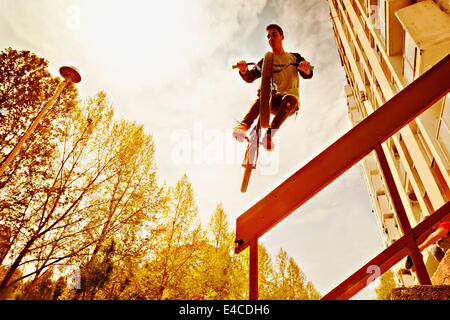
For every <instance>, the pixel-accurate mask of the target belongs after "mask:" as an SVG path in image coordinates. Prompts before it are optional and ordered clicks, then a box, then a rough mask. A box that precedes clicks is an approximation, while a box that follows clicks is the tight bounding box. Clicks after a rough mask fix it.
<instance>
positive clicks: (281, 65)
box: [231, 62, 314, 71]
mask: <svg viewBox="0 0 450 320" xmlns="http://www.w3.org/2000/svg"><path fill="white" fill-rule="evenodd" d="M247 65H248V66H250V65H256V63H254V62H248V63H247ZM290 65H293V66H297V67H298V65H299V64H298V63H290V64H287V65H286V64H274V65H273V66H274V67H281V68H283V67H288V66H290ZM231 68H232V69H237V68H238V66H237V64H234V65H232V66H231ZM258 69H259V68H258ZM309 70H311V71H313V70H314V66H311V65H310V66H309Z"/></svg>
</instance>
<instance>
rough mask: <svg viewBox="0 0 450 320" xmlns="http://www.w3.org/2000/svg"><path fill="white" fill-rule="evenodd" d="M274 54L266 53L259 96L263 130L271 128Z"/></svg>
mask: <svg viewBox="0 0 450 320" xmlns="http://www.w3.org/2000/svg"><path fill="white" fill-rule="evenodd" d="M272 67H273V53H272V52H270V51H269V52H266V54H265V55H264V60H263V65H262V72H261V88H260V96H259V119H260V121H261V128H263V129H267V128H269V122H270V96H271V88H270V81H271V79H272Z"/></svg>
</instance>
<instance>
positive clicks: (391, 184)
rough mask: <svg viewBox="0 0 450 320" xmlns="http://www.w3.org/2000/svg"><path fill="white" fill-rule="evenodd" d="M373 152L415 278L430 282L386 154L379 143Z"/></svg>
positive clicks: (426, 282)
mask: <svg viewBox="0 0 450 320" xmlns="http://www.w3.org/2000/svg"><path fill="white" fill-rule="evenodd" d="M375 152H376V154H377V157H378V162H379V163H380V167H381V170H382V172H383V176H384V180H385V181H386V185H387V189H388V191H389V194H390V196H391V199H392V204H393V206H394V211H395V213H396V215H397V220H398V223H399V224H400V229H401V230H402V233H403V235H404V236H405V238H406V242H407V245H408V248H409V252H410V256H411V259H412V261H413V263H414V266H415V267H416V274H417V278H418V279H419V283H420V284H422V285H427V284H428V285H429V284H431V281H430V277H429V276H428V271H427V268H426V267H425V264H424V263H423V257H422V254H421V253H420V250H419V247H418V246H417V241H416V238H415V236H414V233H413V232H412V228H411V224H410V223H409V220H408V216H407V215H406V211H405V207H404V206H403V203H402V200H401V198H400V194H399V193H398V190H397V186H396V185H395V181H394V177H393V176H392V172H391V169H390V168H389V165H388V162H387V159H386V156H385V154H384V151H383V148H382V147H381V145H379V146H378V147H376V148H375Z"/></svg>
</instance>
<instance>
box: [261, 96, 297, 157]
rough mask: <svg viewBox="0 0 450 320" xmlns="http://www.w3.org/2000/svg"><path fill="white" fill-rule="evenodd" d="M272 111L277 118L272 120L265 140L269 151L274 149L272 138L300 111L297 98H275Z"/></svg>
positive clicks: (264, 143) (264, 142) (265, 145)
mask: <svg viewBox="0 0 450 320" xmlns="http://www.w3.org/2000/svg"><path fill="white" fill-rule="evenodd" d="M272 109H273V112H274V114H275V117H274V118H273V120H272V123H271V126H270V129H268V130H267V132H266V135H265V136H264V138H263V145H264V147H265V148H266V149H267V150H268V151H271V150H273V149H274V146H273V143H272V138H273V136H274V135H275V133H276V132H277V131H278V129H280V127H281V125H282V124H283V122H284V121H285V120H286V119H287V118H288V117H289V116H290V115H293V114H294V112H295V111H297V110H298V101H297V98H296V97H294V96H283V97H280V96H277V97H274V99H273V104H272Z"/></svg>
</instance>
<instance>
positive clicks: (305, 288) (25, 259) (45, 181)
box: [0, 48, 320, 300]
mask: <svg viewBox="0 0 450 320" xmlns="http://www.w3.org/2000/svg"><path fill="white" fill-rule="evenodd" d="M0 57H1V58H0V119H1V126H0V157H1V158H0V159H4V158H5V157H6V156H7V155H8V154H9V152H10V151H11V150H12V148H13V147H14V145H15V144H16V143H17V141H18V140H19V139H20V137H21V136H22V134H23V133H24V132H25V130H26V129H27V127H28V125H29V124H30V123H31V121H32V120H33V118H34V117H35V116H36V114H37V113H38V112H39V110H40V108H41V107H42V106H43V104H44V103H45V102H46V101H47V100H48V99H49V98H50V97H51V95H52V93H53V91H54V89H55V88H56V86H57V85H58V83H60V81H61V79H60V78H58V77H53V76H51V74H50V73H49V72H48V70H47V67H48V63H47V61H45V60H44V59H42V58H39V57H37V56H36V55H35V54H33V53H31V52H29V51H16V50H13V49H11V48H8V49H5V50H4V51H2V52H1V54H0ZM154 152H155V146H154V143H153V140H152V136H151V135H149V134H146V133H145V132H144V129H143V127H142V126H141V125H138V124H136V123H134V122H130V121H126V120H121V119H115V118H114V110H113V108H112V106H111V104H110V102H109V101H108V98H107V95H106V94H105V93H104V92H99V93H98V94H96V95H95V96H93V97H89V98H85V99H82V100H80V99H78V93H77V91H76V89H75V87H74V86H73V85H68V86H67V87H66V88H65V89H64V91H63V92H62V94H61V96H60V97H59V98H58V99H57V101H56V102H55V104H54V106H53V107H52V108H51V109H50V110H49V112H48V113H47V115H46V116H45V117H44V119H43V120H42V122H41V123H40V124H39V125H38V127H37V128H36V130H35V131H34V132H33V134H32V135H31V136H30V138H29V139H28V140H27V142H26V143H25V145H24V146H23V148H22V149H21V150H20V152H19V153H18V155H17V156H16V157H15V159H14V160H13V162H12V163H11V164H10V165H9V166H8V168H7V170H6V171H5V174H4V175H3V176H2V177H0V298H2V299H85V300H92V299H108V300H109V299H111V300H112V299H121V300H124V299H246V298H248V253H247V252H243V253H241V254H239V255H236V254H234V232H233V230H230V227H229V222H228V217H227V215H226V213H225V210H224V208H223V205H222V204H221V203H219V204H218V205H217V207H216V210H215V211H214V212H213V213H212V214H211V217H210V220H209V223H207V225H206V226H203V225H202V223H201V221H200V217H199V212H198V208H197V205H196V203H195V192H194V190H193V186H192V184H191V182H190V181H189V178H188V176H187V175H184V176H182V177H181V178H180V179H179V180H178V181H177V183H176V184H175V185H174V186H166V185H160V184H159V183H158V177H157V169H156V168H157V165H156V162H155V158H154ZM259 246H260V248H259V272H260V274H259V279H260V288H259V289H260V296H261V297H262V298H265V299H318V298H320V295H319V294H318V293H317V291H316V290H315V289H314V286H313V285H312V284H311V282H309V281H307V280H306V277H305V275H304V274H303V272H302V271H301V269H300V267H299V266H298V265H297V264H296V262H295V261H294V259H293V258H290V257H289V256H288V255H287V253H286V252H285V251H284V250H283V249H280V252H279V253H278V255H277V256H276V259H275V260H274V261H273V259H272V257H271V256H270V254H269V253H268V252H267V250H266V249H265V248H264V246H263V245H262V244H260V245H259ZM72 272H77V274H78V275H79V278H77V279H76V281H75V286H69V285H68V283H70V282H71V279H72V276H73V274H72ZM72 280H73V279H72Z"/></svg>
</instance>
